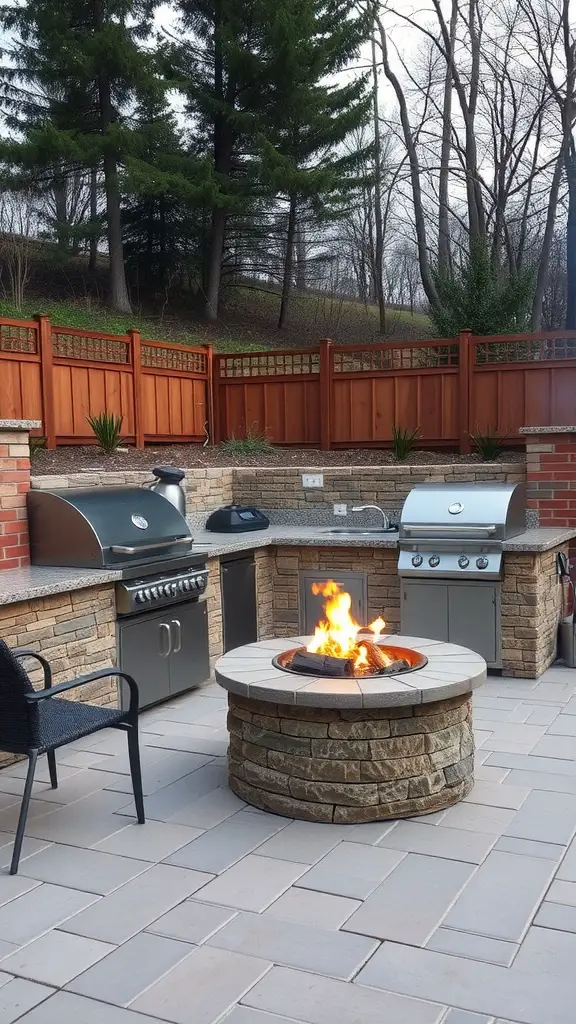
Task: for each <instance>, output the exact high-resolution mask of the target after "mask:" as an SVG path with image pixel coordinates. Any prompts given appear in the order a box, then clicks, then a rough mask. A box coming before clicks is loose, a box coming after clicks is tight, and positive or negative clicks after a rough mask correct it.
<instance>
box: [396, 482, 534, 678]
mask: <svg viewBox="0 0 576 1024" xmlns="http://www.w3.org/2000/svg"><path fill="white" fill-rule="evenodd" d="M525 530H526V495H525V489H524V486H523V485H521V484H500V483H493V484H479V483H478V484H470V483H463V484H419V485H418V486H417V487H415V488H414V489H413V490H412V491H411V493H410V494H409V496H408V498H407V499H406V502H405V504H404V508H403V510H402V518H401V523H400V537H399V546H400V558H399V563H398V571H399V573H400V577H401V579H400V617H401V630H402V633H405V634H406V635H407V636H421V637H429V638H431V639H433V640H444V641H446V642H449V643H455V644H461V645H462V646H464V647H470V648H471V649H472V650H473V651H477V652H478V654H481V655H482V657H483V658H485V659H486V661H487V663H488V665H489V667H491V668H493V669H498V668H500V667H501V665H502V656H501V650H502V639H501V637H502V633H501V621H500V618H501V616H500V600H501V582H500V581H501V579H502V575H503V559H504V556H503V544H504V542H505V541H506V540H509V539H510V538H511V537H517V536H518V535H519V534H521V533H524V531H525Z"/></svg>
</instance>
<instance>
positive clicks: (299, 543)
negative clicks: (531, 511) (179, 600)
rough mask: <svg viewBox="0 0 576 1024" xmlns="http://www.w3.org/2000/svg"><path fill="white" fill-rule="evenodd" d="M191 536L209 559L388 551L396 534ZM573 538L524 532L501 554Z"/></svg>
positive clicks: (276, 529) (274, 529)
mask: <svg viewBox="0 0 576 1024" xmlns="http://www.w3.org/2000/svg"><path fill="white" fill-rule="evenodd" d="M191 529H192V535H193V537H194V547H193V549H192V550H193V552H197V551H203V552H207V554H208V557H209V558H218V557H220V556H221V555H228V554H233V553H234V552H236V551H253V550H255V549H256V548H266V547H276V546H282V547H325V548H338V547H342V548H354V547H358V548H388V549H392V550H394V549H396V548H397V547H398V536H399V535H398V533H388V534H382V536H378V535H377V534H371V535H369V536H365V537H362V536H360V535H359V534H353V533H352V534H333V533H328V532H327V530H328V529H329V527H327V526H325V525H324V526H318V527H309V526H307V527H298V526H282V525H275V526H270V527H269V528H268V529H267V530H258V531H254V532H251V533H240V534H230V533H211V532H210V531H209V530H198V529H197V528H196V527H195V526H194V525H193V524H192V525H191ZM575 537H576V530H572V529H566V528H562V529H555V528H554V527H548V528H541V529H532V530H526V533H521V534H520V535H519V536H518V537H514V538H513V539H512V540H508V541H504V543H503V545H502V547H503V550H504V551H527V552H530V551H534V552H542V551H551V550H552V549H553V548H556V547H559V546H560V545H561V544H566V543H568V541H570V540H573V538H575Z"/></svg>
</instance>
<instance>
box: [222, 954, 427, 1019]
mask: <svg viewBox="0 0 576 1024" xmlns="http://www.w3.org/2000/svg"><path fill="white" fill-rule="evenodd" d="M390 989H392V986H390ZM242 1003H243V1004H246V1005H247V1006H252V1007H254V1008H255V1009H259V1010H265V1011H267V1012H268V1013H277V1014H282V1013H283V1012H284V1011H286V1009H287V1008H288V1007H289V1008H290V1013H292V1014H294V1016H295V1019H296V1020H298V1021H306V1024H384V1022H386V1024H388V1022H390V1024H440V1021H441V1020H443V1019H444V1015H445V1006H438V1005H433V1004H432V1003H427V1002H423V1001H421V1000H416V999H410V998H404V997H403V996H399V995H395V994H394V992H393V991H388V992H376V991H373V990H371V989H369V988H361V987H360V986H356V985H350V984H349V983H347V982H344V981H335V980H334V979H333V978H323V977H321V976H319V975H315V974H308V973H306V972H305V971H294V970H290V969H288V968H285V967H274V968H273V969H272V970H271V971H270V972H269V973H268V974H267V975H266V976H265V977H264V978H263V979H262V981H260V982H259V983H258V984H257V985H255V986H254V988H252V989H250V991H249V992H248V994H247V995H245V996H244V998H243V1000H242Z"/></svg>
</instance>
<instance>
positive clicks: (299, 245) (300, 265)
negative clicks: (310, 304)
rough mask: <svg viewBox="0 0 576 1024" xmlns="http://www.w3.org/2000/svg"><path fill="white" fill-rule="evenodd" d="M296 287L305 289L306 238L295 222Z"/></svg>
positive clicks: (300, 226)
mask: <svg viewBox="0 0 576 1024" xmlns="http://www.w3.org/2000/svg"><path fill="white" fill-rule="evenodd" d="M295 245H296V288H297V290H298V291H299V292H304V291H306V239H305V237H304V231H303V230H302V225H301V224H298V223H297V224H296V242H295Z"/></svg>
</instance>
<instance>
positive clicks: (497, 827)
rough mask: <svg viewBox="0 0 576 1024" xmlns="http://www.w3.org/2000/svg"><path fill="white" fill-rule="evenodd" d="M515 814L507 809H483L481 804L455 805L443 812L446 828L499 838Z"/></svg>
mask: <svg viewBox="0 0 576 1024" xmlns="http://www.w3.org/2000/svg"><path fill="white" fill-rule="evenodd" d="M515 813H517V812H515V811H513V810H510V809H509V808H507V807H485V806H484V805H483V804H467V803H464V802H462V803H460V804H456V806H455V807H450V809H449V810H448V811H446V812H445V816H444V819H443V823H444V825H445V826H446V828H463V829H467V830H468V831H470V832H486V833H487V834H488V835H491V836H501V835H502V833H503V832H505V830H506V829H507V827H508V825H509V824H510V822H511V821H512V819H513V817H514V814H515Z"/></svg>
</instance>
